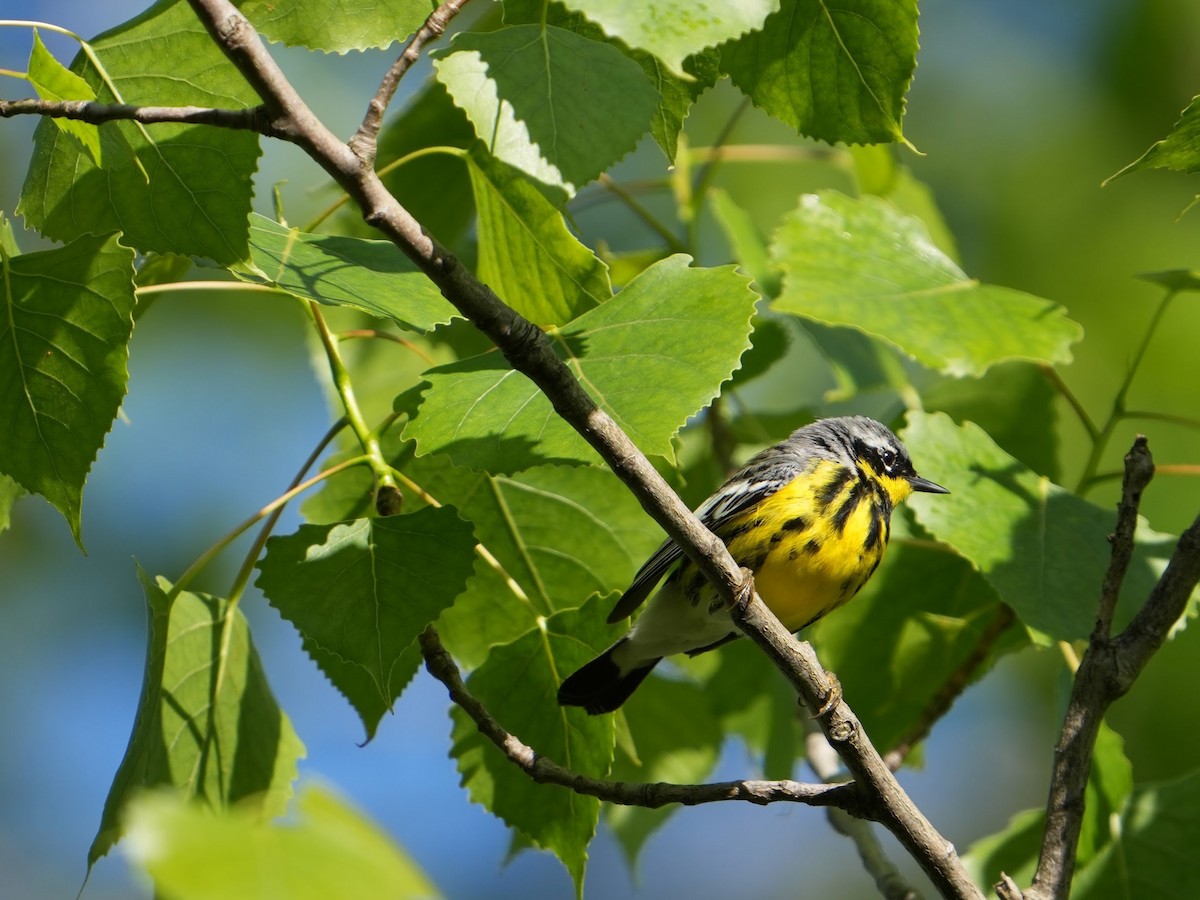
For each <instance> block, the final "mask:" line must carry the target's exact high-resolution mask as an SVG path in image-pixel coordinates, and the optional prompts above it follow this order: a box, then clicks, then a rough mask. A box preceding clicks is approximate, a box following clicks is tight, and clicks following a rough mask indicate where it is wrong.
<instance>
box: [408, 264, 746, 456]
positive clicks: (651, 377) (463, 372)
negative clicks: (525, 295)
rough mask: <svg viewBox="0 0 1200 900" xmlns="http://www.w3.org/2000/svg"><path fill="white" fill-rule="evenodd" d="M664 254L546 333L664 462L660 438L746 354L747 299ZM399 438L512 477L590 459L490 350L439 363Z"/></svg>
mask: <svg viewBox="0 0 1200 900" xmlns="http://www.w3.org/2000/svg"><path fill="white" fill-rule="evenodd" d="M688 262H689V258H688V257H686V256H672V257H670V258H668V259H666V260H663V261H662V262H660V263H657V264H656V265H653V266H651V267H650V268H649V269H646V270H645V271H644V272H643V273H642V274H641V275H639V276H638V277H637V278H635V279H634V280H633V281H632V282H630V283H629V284H628V285H627V286H626V287H625V288H624V289H623V290H622V291H621V292H620V293H619V294H617V296H616V297H614V298H613V299H612V300H610V301H608V302H607V303H605V304H604V305H602V306H600V307H597V308H596V309H593V310H590V311H588V312H586V313H584V314H583V315H581V316H580V317H579V318H577V319H575V320H574V321H572V322H570V323H569V324H567V325H565V326H564V327H563V328H562V329H561V331H558V332H557V333H556V334H555V335H554V336H553V340H554V345H555V349H556V350H557V352H558V353H559V355H560V356H561V357H562V358H563V360H564V361H565V362H566V363H567V365H568V366H569V367H570V368H571V370H572V371H573V372H574V373H575V374H576V375H577V376H578V377H579V378H581V380H582V382H583V384H584V386H585V387H586V388H587V390H588V391H589V393H591V395H592V397H593V398H594V399H595V400H596V402H597V403H598V404H599V405H600V406H601V407H603V408H604V409H605V410H606V411H607V412H608V413H609V414H610V415H611V416H612V417H613V418H614V419H615V420H616V421H617V424H619V425H620V426H621V427H622V428H624V429H625V433H626V434H628V435H629V437H630V438H631V439H632V440H633V441H634V443H636V444H637V445H638V446H639V447H640V448H641V449H642V451H643V452H644V453H648V454H653V455H657V456H664V457H666V458H668V459H671V458H673V457H674V448H673V447H672V444H671V436H672V435H673V434H674V433H675V432H676V431H677V430H678V429H679V428H680V427H681V426H682V425H683V424H684V422H686V421H687V419H688V417H689V416H691V415H692V414H693V413H695V412H696V411H697V410H698V409H700V408H702V407H703V406H704V405H705V404H707V403H708V402H709V401H710V400H712V398H713V397H714V396H715V395H716V393H717V390H718V386H719V385H720V384H721V382H722V381H724V380H726V379H727V378H729V376H730V374H731V373H732V372H733V370H734V369H735V368H736V367H737V364H738V362H737V361H738V358H739V357H740V356H741V355H742V353H743V352H744V351H745V350H746V348H747V347H748V346H749V341H748V335H749V330H750V317H751V315H752V314H753V311H754V302H755V299H756V297H755V295H754V294H753V293H751V292H750V291H749V290H748V289H747V279H745V278H744V277H743V276H740V275H738V274H737V273H735V272H734V271H733V269H732V267H720V268H714V269H701V268H691V267H689V266H688ZM425 377H426V380H427V381H428V382H429V385H430V386H429V389H428V390H427V391H426V392H425V395H424V398H423V402H422V404H421V408H420V411H419V413H418V414H417V416H416V418H415V419H413V420H412V421H411V422H410V423H409V425H408V426H407V428H406V429H405V432H404V434H405V437H408V438H413V439H415V440H416V441H417V446H418V450H419V452H420V453H422V454H428V453H445V454H446V455H448V456H450V457H451V458H452V459H453V460H454V461H455V462H456V463H458V464H459V465H465V466H468V467H471V468H480V469H486V470H488V471H491V472H512V471H517V470H519V469H522V468H528V467H529V466H531V465H536V464H538V463H540V462H554V461H563V462H565V461H584V462H590V461H593V460H595V459H596V454H595V453H594V452H593V451H592V450H591V448H590V447H588V446H587V444H586V443H585V442H584V441H583V439H582V438H580V437H579V435H578V434H576V433H575V431H574V430H573V429H571V428H570V426H568V425H567V424H566V423H565V422H563V421H562V420H561V419H559V417H558V415H557V414H556V413H555V412H554V410H553V408H552V407H551V405H550V401H549V400H547V399H546V397H545V396H544V395H543V394H542V393H541V391H539V390H538V389H537V387H536V386H535V385H534V384H533V382H531V381H530V380H529V379H527V378H526V377H525V376H524V375H521V374H519V373H518V372H516V371H515V370H513V369H511V368H510V367H509V365H508V362H507V361H506V360H505V359H504V357H503V356H501V355H500V354H499V353H496V352H492V353H487V354H484V355H482V356H477V357H473V358H471V359H465V360H463V361H461V362H458V363H452V364H450V365H447V366H439V367H438V368H435V369H431V370H429V371H428V372H427V373H426V376H425Z"/></svg>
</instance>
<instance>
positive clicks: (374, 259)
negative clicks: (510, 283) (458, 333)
mask: <svg viewBox="0 0 1200 900" xmlns="http://www.w3.org/2000/svg"><path fill="white" fill-rule="evenodd" d="M250 255H251V259H252V260H253V263H254V268H253V269H251V268H246V267H236V268H234V269H233V270H232V271H233V273H234V274H235V275H236V276H237V277H238V278H240V279H242V280H243V281H248V282H251V283H254V284H270V285H273V286H275V287H278V288H281V289H282V290H285V291H287V292H288V293H290V294H295V295H296V296H297V297H302V298H304V299H306V300H316V301H317V302H318V303H324V304H327V305H330V306H350V307H353V308H355V309H361V310H362V311H363V312H367V313H370V314H371V315H373V316H382V317H384V318H388V319H393V320H395V321H396V322H398V323H399V324H401V325H403V326H404V327H405V328H410V329H413V330H414V331H428V330H429V329H431V328H433V326H434V325H437V324H439V323H442V322H448V321H450V319H451V318H452V317H453V316H454V314H455V313H454V308H453V307H452V306H451V305H450V304H449V303H448V302H447V301H446V299H445V298H444V297H443V296H442V295H441V293H440V292H439V291H438V289H437V288H436V287H434V284H433V282H432V281H430V280H429V278H428V277H426V275H425V274H424V273H423V272H421V270H420V269H418V268H417V267H416V264H415V263H413V262H412V261H411V260H409V258H408V257H407V256H405V255H404V254H403V253H401V252H400V251H399V249H397V247H396V245H395V244H393V243H392V242H391V241H368V240H364V239H362V238H352V237H341V236H338V235H327V234H305V233H304V232H302V231H298V230H296V229H294V228H285V227H284V226H282V225H280V224H278V223H277V222H273V221H271V220H270V219H268V218H266V217H265V216H260V215H258V214H257V213H255V214H253V215H251V216H250ZM264 276H265V277H264Z"/></svg>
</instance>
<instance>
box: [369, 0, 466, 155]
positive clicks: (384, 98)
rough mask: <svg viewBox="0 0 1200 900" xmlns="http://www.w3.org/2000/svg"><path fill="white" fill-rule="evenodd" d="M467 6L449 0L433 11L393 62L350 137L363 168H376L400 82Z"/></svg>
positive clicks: (456, 0)
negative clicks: (386, 116) (379, 140)
mask: <svg viewBox="0 0 1200 900" xmlns="http://www.w3.org/2000/svg"><path fill="white" fill-rule="evenodd" d="M466 5H467V0H446V2H445V3H443V4H442V5H441V6H439V7H438V8H437V9H435V10H434V11H433V12H431V13H430V14H429V18H428V19H426V20H425V24H424V25H422V26H421V27H420V28H418V29H417V30H416V32H415V33H414V34H413V36H412V38H411V39H410V40H409V42H408V46H406V47H405V48H404V52H403V53H401V54H400V56H399V57H398V58H397V59H396V61H395V62H394V63H392V65H391V68H389V69H388V70H387V73H386V74H385V75H384V76H383V80H382V81H380V82H379V89H378V90H377V91H376V92H375V96H374V97H372V98H371V102H370V103H369V104H368V105H367V114H366V115H365V116H363V120H362V124H361V125H359V126H358V131H356V132H355V133H354V137H352V138H350V149H351V150H353V151H354V152H355V154H357V155H358V157H359V158H360V159H362V161H363V164H364V165H367V166H374V165H375V149H376V139H377V138H378V137H379V129H380V128H381V127H382V126H383V116H384V114H385V113H386V112H387V108H388V104H390V103H391V102H392V97H393V96H394V95H395V93H396V88H397V87H399V86H400V79H401V78H403V77H404V73H405V72H407V71H408V70H409V68H410V67H411V66H412V65H413V63H415V62H416V61H417V60H418V59H419V58H420V57H421V51H422V50H423V49H424V48H425V45H426V44H428V43H429V42H430V41H435V40H437V39H438V38H439V37H441V36H442V35H443V34H445V32H446V26H447V25H449V24H450V20H451V19H453V18H454V17H455V16H456V15H458V13H459V11H460V10H461V9H462V8H463V7H464V6H466Z"/></svg>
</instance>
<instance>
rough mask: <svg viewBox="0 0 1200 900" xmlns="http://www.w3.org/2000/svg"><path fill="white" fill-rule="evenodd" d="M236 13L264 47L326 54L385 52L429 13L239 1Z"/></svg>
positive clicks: (411, 2) (424, 5) (287, 0)
mask: <svg viewBox="0 0 1200 900" xmlns="http://www.w3.org/2000/svg"><path fill="white" fill-rule="evenodd" d="M238 9H239V10H240V11H241V13H242V15H244V16H245V17H246V18H247V19H249V20H250V21H251V23H253V25H254V27H255V28H257V29H258V31H259V32H260V33H261V34H262V35H263V36H264V37H265V38H266V39H267V40H269V41H278V42H279V43H282V44H287V45H288V46H289V47H308V48H309V49H310V50H324V51H326V52H330V53H345V52H346V51H347V50H369V49H373V48H384V47H388V46H390V45H391V44H393V43H394V42H396V41H402V40H404V39H405V38H406V37H408V36H409V35H410V34H412V33H413V32H414V31H416V30H417V29H418V28H420V27H421V23H422V22H424V21H425V18H426V17H427V16H428V15H429V14H430V13H431V12H432V11H433V6H432V5H431V4H430V3H429V0H390V2H388V3H373V4H369V5H367V6H364V5H363V4H362V3H358V2H355V0H324V2H322V3H309V2H305V0H243V2H242V3H239V4H238Z"/></svg>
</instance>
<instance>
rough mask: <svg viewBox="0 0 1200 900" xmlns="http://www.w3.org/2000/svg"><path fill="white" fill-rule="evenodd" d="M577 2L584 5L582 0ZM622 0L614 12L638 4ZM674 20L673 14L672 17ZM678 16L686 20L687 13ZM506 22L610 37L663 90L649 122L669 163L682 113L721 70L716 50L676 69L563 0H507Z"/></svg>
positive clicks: (605, 39)
mask: <svg viewBox="0 0 1200 900" xmlns="http://www.w3.org/2000/svg"><path fill="white" fill-rule="evenodd" d="M755 2H761V0H755ZM767 2H768V3H770V2H772V0H767ZM573 5H574V6H575V7H577V8H582V7H580V5H579V4H573ZM618 5H619V6H621V9H620V10H616V9H615V8H614V10H613V11H614V12H628V10H633V9H637V7H628V10H627V9H626V8H625V6H624V5H621V4H618ZM643 21H644V19H643ZM674 21H675V20H672V23H673V22H674ZM678 21H680V22H683V21H685V19H680V20H678ZM504 24H506V25H541V24H546V25H553V26H555V27H557V28H565V29H566V30H568V31H571V32H574V33H575V34H578V35H580V36H581V37H585V38H588V39H589V40H593V41H602V42H606V43H609V44H611V45H612V46H613V47H615V48H616V49H617V50H619V51H620V52H621V53H623V54H625V55H626V56H628V57H629V58H630V59H632V60H633V61H634V62H636V63H637V64H638V65H639V66H641V67H642V71H643V72H644V73H645V74H646V77H647V78H648V79H650V83H651V84H652V85H653V86H654V89H655V90H656V91H657V92H658V95H659V96H658V101H657V104H658V105H657V109H656V110H655V112H654V119H653V120H652V122H651V124H650V134H651V135H652V136H653V137H654V140H655V142H656V143H657V144H658V145H659V147H661V148H662V151H663V153H665V154H666V155H667V159H668V161H669V162H671V163H674V162H675V149H676V144H677V141H678V138H679V132H680V131H681V130H682V129H683V122H684V119H686V118H687V115H688V112H689V111H690V110H691V108H692V104H694V103H695V102H696V99H697V98H698V97H699V96H700V95H701V94H702V93H704V91H706V90H708V89H709V88H710V87H712V86H713V85H714V84H716V82H717V79H718V78H719V77H720V75H721V73H720V72H719V71H718V68H717V62H718V58H717V54H716V52H715V51H713V50H708V51H703V52H697V53H695V54H694V55H692V56H689V57H687V58H686V59H684V60H683V71H682V73H681V74H676V73H675V72H672V71H671V70H670V68H669V67H667V66H664V65H663V61H662V60H661V59H660V58H659V57H657V56H655V55H654V54H653V53H650V52H647V51H646V50H642V49H639V48H637V47H635V46H631V45H630V44H627V43H626V42H624V41H622V40H620V39H619V38H618V37H616V36H614V37H609V36H608V35H607V34H605V32H604V30H603V29H602V28H601V27H600V26H599V25H597V24H595V23H593V22H592V21H591V20H589V19H587V18H585V17H584V15H583V14H582V13H581V12H575V11H573V10H568V9H567V8H566V7H565V6H563V5H562V4H561V3H546V2H545V0H505V3H504ZM656 24H661V23H656Z"/></svg>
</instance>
